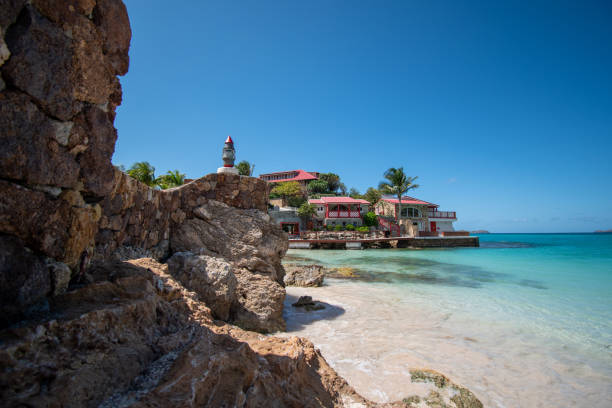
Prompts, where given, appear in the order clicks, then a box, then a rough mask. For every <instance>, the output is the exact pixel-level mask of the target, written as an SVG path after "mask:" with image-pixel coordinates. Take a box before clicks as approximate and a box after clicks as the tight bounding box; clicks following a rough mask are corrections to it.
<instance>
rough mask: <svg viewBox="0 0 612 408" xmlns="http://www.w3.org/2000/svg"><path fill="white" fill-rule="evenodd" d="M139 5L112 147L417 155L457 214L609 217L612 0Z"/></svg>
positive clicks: (375, 159) (374, 159)
mask: <svg viewBox="0 0 612 408" xmlns="http://www.w3.org/2000/svg"><path fill="white" fill-rule="evenodd" d="M126 6H127V8H128V13H129V15H130V21H131V27H132V32H133V37H132V43H131V48H130V70H129V72H128V74H127V75H126V76H125V77H122V78H121V84H122V86H123V103H122V104H121V105H120V106H119V108H118V110H117V116H116V120H115V126H116V127H117V129H118V140H117V144H116V152H115V154H114V157H113V163H115V164H122V165H125V166H126V167H129V166H131V165H132V164H133V163H134V162H139V161H148V162H150V163H151V164H152V165H153V166H155V167H156V169H157V171H156V173H157V174H158V175H159V174H163V173H166V172H167V171H169V170H175V169H178V170H179V171H180V172H182V173H185V174H186V176H187V177H188V178H199V177H201V176H203V175H204V174H208V173H213V172H215V171H216V169H217V167H219V166H220V165H221V148H222V146H223V142H224V141H225V138H226V137H227V135H231V136H232V138H233V139H234V142H235V145H236V152H237V161H240V160H247V161H249V162H251V163H253V164H255V174H262V173H270V172H275V171H285V170H292V169H304V170H307V171H320V172H333V173H336V174H338V175H340V177H341V179H342V181H343V182H344V183H345V184H346V187H347V188H348V189H350V188H351V187H354V188H356V189H358V190H359V191H360V192H361V193H364V192H365V189H366V188H367V187H369V186H372V187H376V186H377V185H378V183H379V181H381V180H382V178H383V173H384V171H385V170H386V169H388V168H389V167H404V170H405V172H406V173H407V174H408V175H410V176H418V177H419V179H418V180H417V183H419V184H420V185H421V187H420V188H419V189H418V190H416V191H413V192H411V194H412V195H414V196H416V197H418V198H420V199H423V200H426V201H430V202H434V203H437V204H439V205H440V209H441V210H443V211H456V212H457V216H458V221H457V222H456V223H455V228H456V229H463V230H474V229H492V230H503V231H511V232H520V231H525V232H538V231H547V232H561V231H579V232H592V231H594V230H597V229H601V228H606V227H608V226H611V225H612V211H610V210H611V209H612V177H610V175H612V161H611V160H610V159H609V157H608V156H609V152H610V151H612V76H611V75H610V72H612V47H610V38H612V24H610V21H612V3H610V2H605V1H593V2H588V3H585V4H577V3H574V2H567V1H561V2H556V3H554V5H553V4H550V3H549V2H544V1H537V0H536V1H534V2H530V3H522V2H509V1H500V2H488V1H479V0H475V1H473V2H468V3H461V2H441V3H435V2H417V1H393V0H389V1H388V2H385V3H384V5H379V4H372V3H359V4H356V3H354V2H348V1H343V0H339V1H337V2H332V3H330V2H325V1H321V0H313V1H311V2H301V3H300V2H282V1H275V0H270V1H268V2H246V3H244V4H243V3H240V4H234V3H232V2H215V1H211V2H197V1H188V0H186V1H184V2H181V3H180V4H172V5H171V4H169V3H167V2H162V1H159V0H150V1H142V0H130V1H129V2H126ZM168 21H180V24H168ZM602 226H603V227H602Z"/></svg>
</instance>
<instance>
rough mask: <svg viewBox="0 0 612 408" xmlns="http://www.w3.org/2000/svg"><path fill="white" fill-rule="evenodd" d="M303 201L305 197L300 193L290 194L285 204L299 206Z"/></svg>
mask: <svg viewBox="0 0 612 408" xmlns="http://www.w3.org/2000/svg"><path fill="white" fill-rule="evenodd" d="M305 202H306V199H305V198H304V196H301V195H300V196H290V197H287V205H288V206H289V207H296V208H299V207H301V206H302V204H304V203H305Z"/></svg>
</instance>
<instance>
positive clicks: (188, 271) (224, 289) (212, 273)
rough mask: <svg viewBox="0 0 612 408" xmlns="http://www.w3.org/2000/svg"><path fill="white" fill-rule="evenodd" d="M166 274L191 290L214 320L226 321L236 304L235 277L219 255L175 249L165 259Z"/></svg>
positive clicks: (229, 266) (230, 267)
mask: <svg viewBox="0 0 612 408" xmlns="http://www.w3.org/2000/svg"><path fill="white" fill-rule="evenodd" d="M168 271H169V273H170V274H171V275H172V276H173V277H174V278H175V279H176V280H177V281H179V282H180V283H181V284H183V285H184V286H185V287H186V288H187V289H189V290H193V291H194V292H195V293H197V294H198V297H199V298H200V300H202V301H203V302H204V303H206V305H207V306H208V307H210V309H211V310H212V312H213V315H214V316H215V317H216V318H217V319H221V320H226V321H227V320H229V318H230V308H231V307H232V305H233V304H235V303H236V285H237V283H236V276H235V275H234V273H233V271H232V266H231V265H230V264H229V263H228V262H226V261H225V260H223V259H222V258H213V257H211V256H206V255H194V254H192V253H191V252H177V253H176V254H174V255H173V256H172V257H171V258H170V259H168Z"/></svg>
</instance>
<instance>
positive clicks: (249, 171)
mask: <svg viewBox="0 0 612 408" xmlns="http://www.w3.org/2000/svg"><path fill="white" fill-rule="evenodd" d="M236 169H237V170H238V174H240V175H241V176H250V177H252V176H253V172H254V171H255V165H254V164H251V163H249V162H248V161H246V160H243V161H241V162H240V163H238V164H237V165H236Z"/></svg>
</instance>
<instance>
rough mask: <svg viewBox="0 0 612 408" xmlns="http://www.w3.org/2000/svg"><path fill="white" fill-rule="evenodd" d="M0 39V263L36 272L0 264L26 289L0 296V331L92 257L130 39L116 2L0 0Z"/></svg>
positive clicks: (4, 290) (1, 276)
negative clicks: (24, 263) (23, 263)
mask: <svg viewBox="0 0 612 408" xmlns="http://www.w3.org/2000/svg"><path fill="white" fill-rule="evenodd" d="M0 34H1V35H0V257H3V259H24V260H25V259H27V260H28V262H29V263H30V264H32V265H34V264H35V265H39V266H38V267H33V268H30V267H28V268H23V269H21V270H19V271H17V270H15V269H11V268H10V267H9V264H8V263H3V264H2V265H0V281H1V282H15V281H16V280H17V281H20V282H23V283H24V285H26V287H27V290H22V291H21V293H20V294H19V295H18V296H16V295H15V292H14V291H12V290H11V287H12V285H8V286H5V285H2V287H1V288H0V304H1V306H2V307H3V308H4V307H5V306H6V307H9V308H10V309H11V312H9V313H5V314H3V316H2V318H1V319H0V320H1V322H0V323H6V321H10V320H11V319H13V318H19V313H17V311H19V310H25V309H27V308H28V307H30V306H32V305H34V304H35V303H37V302H39V301H41V300H44V298H45V297H47V296H49V295H51V294H52V293H53V286H54V285H55V284H61V285H64V287H65V280H66V279H65V277H66V276H65V275H66V268H69V270H71V271H73V272H75V273H76V272H78V271H80V270H82V269H83V267H84V265H85V264H86V263H87V260H88V258H89V257H90V255H91V254H92V253H93V250H94V237H95V235H96V233H97V229H98V222H99V221H100V217H101V215H102V208H101V207H100V205H99V202H100V201H101V200H103V198H104V197H105V196H107V195H108V194H109V193H110V192H111V191H112V189H113V186H114V177H113V175H114V171H115V170H114V168H113V166H112V164H111V156H112V154H113V151H114V146H115V140H116V138H117V133H116V130H115V128H114V127H113V121H114V118H115V109H116V107H117V106H118V105H119V104H120V103H121V86H120V84H119V80H118V78H117V75H123V74H125V73H126V72H127V69H128V62H129V58H128V48H129V44H130V38H131V31H130V22H129V19H128V17H127V13H126V9H125V6H124V4H123V3H122V2H121V1H119V0H100V1H94V0H73V1H64V0H61V1H60V0H30V1H25V0H3V1H2V2H1V3H0ZM40 265H55V266H54V267H47V268H45V267H42V266H40ZM17 273H18V274H19V276H15V275H16V274H17ZM68 275H69V277H70V273H68ZM22 289H23V288H22ZM61 290H62V288H61V287H58V288H56V289H55V291H56V292H57V291H61Z"/></svg>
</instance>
